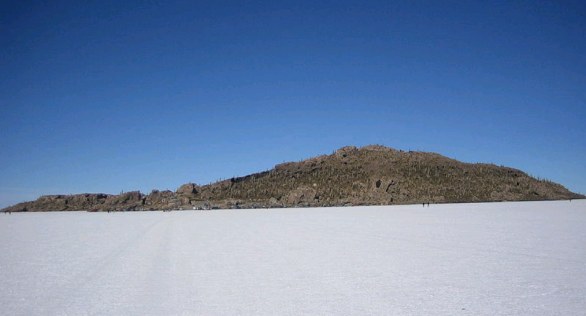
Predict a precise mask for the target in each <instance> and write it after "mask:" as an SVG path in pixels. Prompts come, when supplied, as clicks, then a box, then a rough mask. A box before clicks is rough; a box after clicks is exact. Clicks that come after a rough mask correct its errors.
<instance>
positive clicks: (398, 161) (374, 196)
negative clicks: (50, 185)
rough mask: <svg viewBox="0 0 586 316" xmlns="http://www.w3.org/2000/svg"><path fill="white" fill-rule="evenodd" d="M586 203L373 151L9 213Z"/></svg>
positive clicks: (488, 174) (481, 172) (516, 178)
mask: <svg viewBox="0 0 586 316" xmlns="http://www.w3.org/2000/svg"><path fill="white" fill-rule="evenodd" d="M578 198H584V196H583V195H580V194H576V193H573V192H570V191H568V190H567V189H566V188H564V187H563V186H561V185H559V184H557V183H553V182H551V181H547V180H539V179H535V178H533V177H531V176H529V175H527V174H526V173H524V172H522V171H520V170H517V169H513V168H507V167H501V166H496V165H493V164H469V163H462V162H459V161H456V160H454V159H450V158H447V157H444V156H441V155H438V154H435V153H425V152H414V151H408V152H405V151H401V150H395V149H392V148H388V147H384V146H379V145H371V146H366V147H362V148H357V147H354V146H348V147H343V148H340V149H339V150H337V151H335V152H334V153H333V154H331V155H323V156H318V157H313V158H310V159H307V160H304V161H301V162H289V163H283V164H279V165H277V166H275V168H274V169H272V170H268V171H264V172H260V173H255V174H251V175H248V176H245V177H238V178H232V179H228V180H223V181H219V182H216V183H213V184H209V185H204V186H198V185H196V184H194V183H187V184H184V185H182V186H180V187H179V188H178V189H177V190H176V191H175V192H173V191H169V190H167V191H158V190H153V191H152V192H151V193H150V194H148V195H144V194H142V193H140V192H138V191H134V192H127V193H123V194H120V195H108V194H76V195H48V196H42V197H40V198H39V199H37V200H36V201H31V202H24V203H20V204H17V205H14V206H11V207H8V208H6V209H4V210H3V211H13V212H23V211H26V212H36V211H71V210H87V211H133V210H134V211H136V210H166V209H214V208H259V207H304V206H340V205H379V204H412V203H423V202H430V203H454V202H486V201H530V200H560V199H578Z"/></svg>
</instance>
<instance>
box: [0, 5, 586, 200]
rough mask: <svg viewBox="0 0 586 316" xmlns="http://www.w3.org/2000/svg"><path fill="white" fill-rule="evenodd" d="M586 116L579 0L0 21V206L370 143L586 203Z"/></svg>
mask: <svg viewBox="0 0 586 316" xmlns="http://www.w3.org/2000/svg"><path fill="white" fill-rule="evenodd" d="M489 2H490V3H489ZM585 118H586V4H584V2H583V1H574V2H572V1H352V2H348V1H307V2H305V1H287V2H280V1H238V2H225V1H201V2H198V1H155V0H152V1H137V2H134V1H87V2H86V1H12V3H5V2H2V4H1V7H0V135H1V137H0V148H1V151H0V206H7V205H9V204H13V203H16V202H20V201H23V200H29V199H34V198H36V197H38V196H39V195H42V194H55V193H83V192H105V193H119V192H120V191H122V190H124V191H130V190H141V191H143V192H147V193H148V192H150V190H152V189H154V188H157V189H172V190H174V189H176V188H177V187H178V186H179V185H181V184H183V183H186V182H190V181H192V182H196V183H199V184H206V183H209V182H212V181H215V180H217V179H220V178H228V177H232V176H239V175H246V174H248V173H251V172H256V171H262V170H266V169H270V168H272V167H273V166H274V165H275V164H277V163H281V162H284V161H295V160H301V159H304V158H308V157H311V156H315V155H319V154H324V153H331V152H332V151H333V150H335V149H336V148H338V147H341V146H344V145H357V146H363V145H367V144H382V145H386V146H390V147H394V148H397V149H403V150H422V151H433V152H438V153H441V154H444V155H446V156H449V157H452V158H456V159H459V160H463V161H467V162H491V163H495V164H498V165H501V164H502V165H507V166H511V167H515V168H519V169H522V170H524V171H526V172H528V173H529V174H531V175H534V176H538V177H541V178H547V179H550V180H553V181H556V182H560V183H562V184H563V185H565V186H566V187H568V188H569V189H571V190H573V191H578V192H581V193H586V124H585V123H584V120H585Z"/></svg>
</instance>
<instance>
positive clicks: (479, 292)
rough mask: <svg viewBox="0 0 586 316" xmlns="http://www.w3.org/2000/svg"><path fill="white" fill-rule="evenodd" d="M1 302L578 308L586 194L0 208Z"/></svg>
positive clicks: (521, 311) (98, 308)
mask: <svg viewBox="0 0 586 316" xmlns="http://www.w3.org/2000/svg"><path fill="white" fill-rule="evenodd" d="M0 237H1V240H0V287H1V288H0V314H2V315H66V314H67V315H87V314H91V315H114V314H117V315H120V314H125V315H172V314H186V315H195V314H196V315H238V314H240V315H277V314H279V315H299V314H306V315H320V314H344V315H368V314H378V315H581V314H582V315H583V313H584V311H585V310H586V299H585V298H586V201H584V200H574V201H572V202H569V201H558V202H512V203H479V204H446V205H431V206H430V207H422V205H411V206H381V207H347V208H304V209H272V210H215V211H175V212H132V213H86V212H58V213H30V214H15V213H13V214H12V215H8V214H6V215H4V214H2V215H0Z"/></svg>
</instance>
